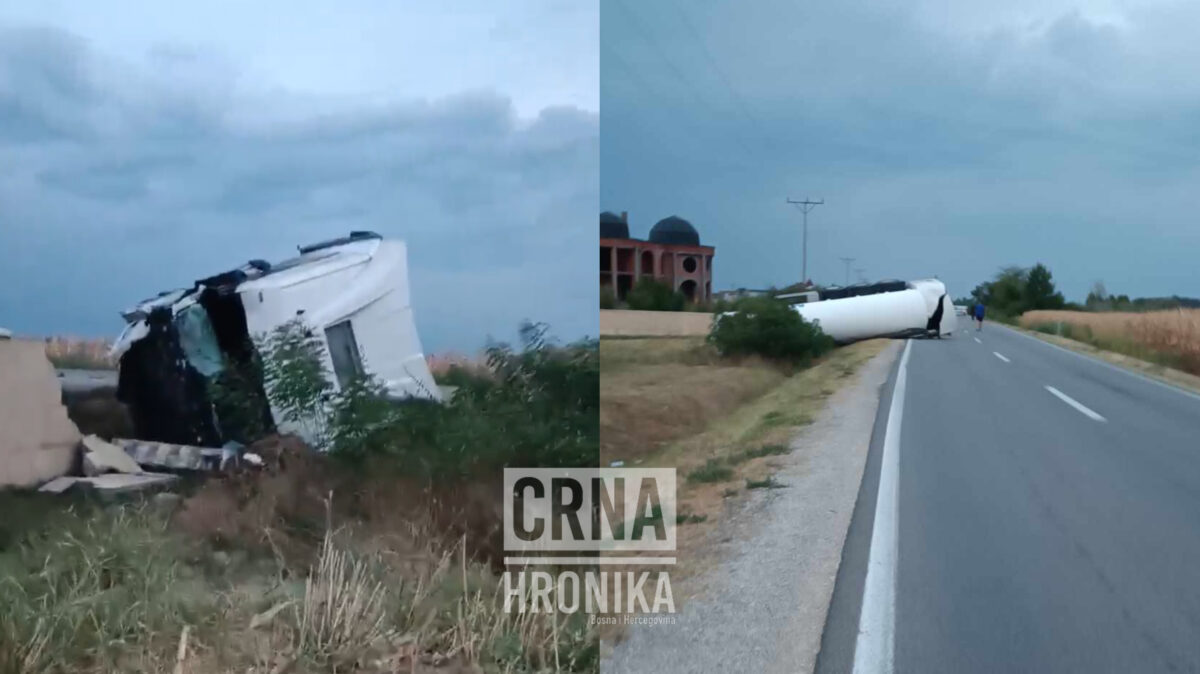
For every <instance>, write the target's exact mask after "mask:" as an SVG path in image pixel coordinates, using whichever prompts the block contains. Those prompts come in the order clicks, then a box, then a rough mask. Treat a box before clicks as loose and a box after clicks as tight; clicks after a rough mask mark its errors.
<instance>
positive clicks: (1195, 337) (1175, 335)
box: [1020, 309, 1200, 374]
mask: <svg viewBox="0 0 1200 674" xmlns="http://www.w3.org/2000/svg"><path fill="white" fill-rule="evenodd" d="M1020 323H1021V326H1022V327H1025V328H1030V329H1034V330H1039V331H1042V332H1053V333H1057V334H1062V335H1063V336H1065V337H1071V338H1073V339H1077V340H1079V341H1084V342H1088V343H1091V344H1093V345H1095V346H1098V347H1100V348H1103V349H1109V350H1112V351H1119V352H1121V353H1125V354H1127V355H1131V356H1135V357H1139V358H1145V359H1148V360H1155V361H1158V362H1162V363H1163V364H1167V365H1171V366H1173V367H1177V368H1179V369H1181V370H1184V371H1187V372H1190V373H1192V374H1200V309H1171V310H1167V311H1150V312H1145V313H1127V312H1086V311H1030V312H1027V313H1025V314H1023V315H1022V316H1021V319H1020Z"/></svg>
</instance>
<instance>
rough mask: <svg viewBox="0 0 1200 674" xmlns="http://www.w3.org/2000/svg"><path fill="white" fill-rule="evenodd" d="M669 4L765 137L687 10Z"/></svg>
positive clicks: (759, 132)
mask: <svg viewBox="0 0 1200 674" xmlns="http://www.w3.org/2000/svg"><path fill="white" fill-rule="evenodd" d="M671 5H672V6H673V7H674V8H675V12H676V13H677V14H679V17H680V18H681V19H683V21H682V23H683V25H684V27H686V28H687V29H688V32H690V33H691V34H692V37H693V38H695V39H696V44H697V46H699V47H700V51H701V52H702V53H703V54H704V57H705V58H706V59H708V62H709V63H710V64H712V68H713V71H714V72H716V73H717V76H718V77H720V78H721V82H722V83H723V84H724V85H725V88H726V89H727V90H728V91H729V93H731V94H733V98H734V99H735V100H736V101H737V104H738V106H739V107H740V108H741V111H742V114H743V115H744V116H745V117H746V120H747V121H748V122H749V123H750V125H751V126H753V127H754V130H755V131H757V132H758V135H759V137H761V138H763V139H765V138H767V134H765V133H763V130H762V127H761V125H760V124H759V123H758V118H757V117H755V116H754V115H753V114H751V112H750V106H749V105H748V104H747V103H746V99H745V98H743V97H742V95H741V93H739V92H738V90H737V88H736V87H734V86H733V83H732V82H730V80H729V77H728V76H726V75H725V71H724V70H722V69H721V66H720V64H719V63H718V61H717V59H716V57H714V56H713V53H712V51H711V50H710V49H709V48H708V43H706V42H705V41H704V38H703V37H701V36H700V31H698V30H696V25H695V24H694V23H692V20H691V19H689V18H688V16H687V12H685V11H684V10H683V7H682V6H680V4H679V3H678V2H674V1H673V2H672V3H671Z"/></svg>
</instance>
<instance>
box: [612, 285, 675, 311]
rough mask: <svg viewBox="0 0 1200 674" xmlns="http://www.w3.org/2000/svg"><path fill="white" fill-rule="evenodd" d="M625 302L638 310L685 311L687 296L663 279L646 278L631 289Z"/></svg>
mask: <svg viewBox="0 0 1200 674" xmlns="http://www.w3.org/2000/svg"><path fill="white" fill-rule="evenodd" d="M625 304H626V305H628V306H629V308H630V309H634V310H637V311H683V309H684V307H685V306H686V305H687V298H685V297H684V296H683V295H682V294H681V293H678V292H676V291H675V290H673V289H672V288H671V286H669V285H667V284H665V283H663V282H662V281H657V280H655V279H650V278H644V279H641V280H640V281H638V282H637V284H635V285H634V286H633V288H632V289H630V291H629V294H628V295H626V296H625Z"/></svg>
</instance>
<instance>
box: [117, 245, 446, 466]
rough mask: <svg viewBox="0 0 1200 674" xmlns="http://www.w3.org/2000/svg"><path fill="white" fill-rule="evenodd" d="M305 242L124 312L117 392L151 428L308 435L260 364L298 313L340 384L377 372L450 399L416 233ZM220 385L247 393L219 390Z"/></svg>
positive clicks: (138, 422)
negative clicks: (222, 394)
mask: <svg viewBox="0 0 1200 674" xmlns="http://www.w3.org/2000/svg"><path fill="white" fill-rule="evenodd" d="M299 252H300V254H299V255H298V256H296V257H294V258H291V259H289V260H286V261H284V262H281V263H278V264H275V265H271V264H270V263H267V262H264V261H262V260H252V261H250V262H248V263H247V264H245V265H243V266H242V267H240V268H238V269H234V270H232V271H228V272H225V273H222V274H218V275H216V276H211V277H208V278H204V279H200V280H198V281H196V282H195V283H194V284H193V286H192V287H191V288H187V289H182V290H175V291H170V292H165V293H162V294H160V295H159V296H157V297H155V298H153V299H150V300H146V301H144V302H142V303H140V304H138V305H137V306H136V307H134V308H132V309H130V310H128V311H125V312H123V313H122V316H123V317H124V318H125V320H126V322H127V325H126V328H125V331H124V332H123V333H122V334H121V336H120V337H119V338H118V339H117V341H116V343H115V344H114V346H113V353H114V355H117V356H119V357H120V361H119V368H118V372H119V374H118V382H117V398H118V399H119V400H120V401H121V402H123V403H125V404H126V405H127V406H128V408H129V411H130V415H131V417H132V418H133V422H134V427H135V431H136V432H137V436H138V438H139V439H141V440H152V441H158V442H167V443H175V444H181V445H200V446H208V447H218V446H222V445H224V444H226V443H228V442H230V441H238V442H245V441H246V440H247V439H251V438H250V436H251V435H253V434H254V433H256V432H261V431H263V430H266V431H274V430H279V431H282V432H295V433H299V434H301V435H303V434H304V433H303V431H304V428H303V427H293V424H289V423H288V422H287V421H285V420H284V419H283V418H282V415H281V414H280V413H279V411H278V406H277V405H275V404H273V403H274V401H272V400H271V399H270V396H269V395H268V393H267V391H266V390H265V388H264V385H263V382H262V379H261V375H260V374H258V372H260V370H258V369H257V368H256V367H255V362H256V359H257V357H258V354H257V350H256V347H255V339H256V338H257V337H260V336H263V335H267V334H269V333H271V332H272V331H273V330H275V329H276V328H278V327H280V326H282V325H285V324H287V323H289V322H292V321H299V322H300V323H301V324H303V325H304V326H305V328H306V329H307V330H308V331H309V332H310V334H311V336H312V337H314V338H315V339H317V340H318V341H319V342H320V345H321V346H322V347H323V351H324V352H325V354H324V358H325V362H324V365H325V371H326V372H327V373H329V377H330V383H331V385H333V386H334V387H335V388H337V387H341V386H344V385H346V384H347V383H348V382H350V381H352V380H353V379H354V378H355V377H358V376H361V375H371V376H373V377H375V378H377V379H378V380H380V381H381V382H382V384H383V385H384V387H385V388H386V390H387V393H388V395H389V396H390V397H393V398H396V399H406V400H407V399H418V400H421V399H423V400H435V401H436V400H440V393H439V389H438V387H437V385H436V384H435V383H434V381H433V377H432V375H431V374H430V371H429V367H428V365H427V364H426V361H425V356H424V353H423V351H422V349H421V343H420V340H419V339H418V337H417V330H416V326H415V324H414V322H413V315H412V307H411V303H410V300H409V289H408V262H407V253H406V248H405V245H404V242H402V241H395V240H385V239H383V238H382V237H381V236H380V235H378V234H375V233H373V232H351V234H350V236H348V237H343V238H339V239H333V240H330V241H325V242H321V243H317V244H313V245H309V246H301V247H300V248H299ZM219 387H224V388H225V390H230V389H231V388H236V390H237V396H236V397H233V399H232V400H224V401H223V400H218V399H215V398H217V396H214V395H213V391H214V390H215V389H216V388H219ZM222 404H224V408H222ZM248 410H258V411H260V412H261V413H253V414H248V413H247V411H248Z"/></svg>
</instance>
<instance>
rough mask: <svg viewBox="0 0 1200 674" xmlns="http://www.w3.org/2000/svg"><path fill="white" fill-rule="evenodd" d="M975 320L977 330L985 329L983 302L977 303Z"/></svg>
mask: <svg viewBox="0 0 1200 674" xmlns="http://www.w3.org/2000/svg"><path fill="white" fill-rule="evenodd" d="M975 321H976V326H975V332H979V331H980V330H982V329H983V302H978V303H976V304H975Z"/></svg>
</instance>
